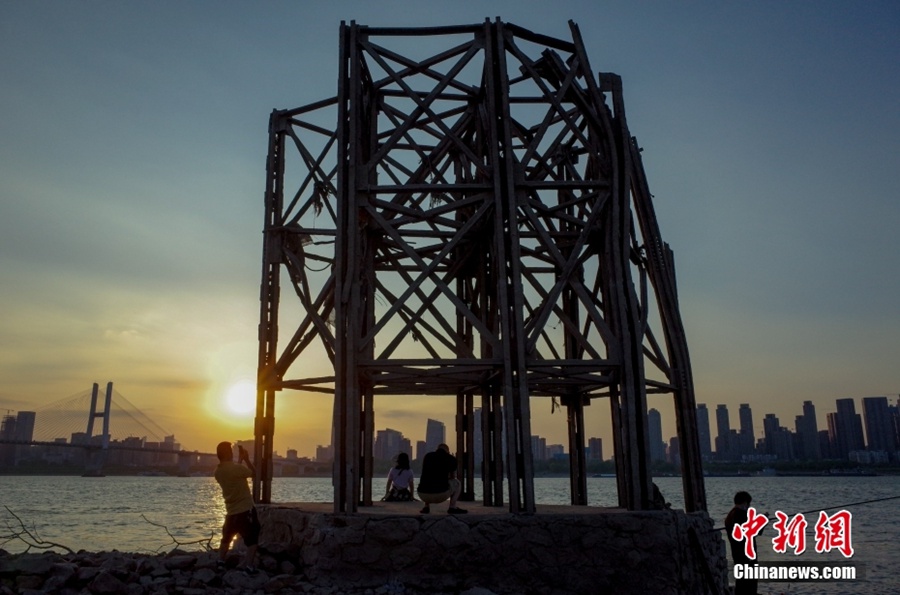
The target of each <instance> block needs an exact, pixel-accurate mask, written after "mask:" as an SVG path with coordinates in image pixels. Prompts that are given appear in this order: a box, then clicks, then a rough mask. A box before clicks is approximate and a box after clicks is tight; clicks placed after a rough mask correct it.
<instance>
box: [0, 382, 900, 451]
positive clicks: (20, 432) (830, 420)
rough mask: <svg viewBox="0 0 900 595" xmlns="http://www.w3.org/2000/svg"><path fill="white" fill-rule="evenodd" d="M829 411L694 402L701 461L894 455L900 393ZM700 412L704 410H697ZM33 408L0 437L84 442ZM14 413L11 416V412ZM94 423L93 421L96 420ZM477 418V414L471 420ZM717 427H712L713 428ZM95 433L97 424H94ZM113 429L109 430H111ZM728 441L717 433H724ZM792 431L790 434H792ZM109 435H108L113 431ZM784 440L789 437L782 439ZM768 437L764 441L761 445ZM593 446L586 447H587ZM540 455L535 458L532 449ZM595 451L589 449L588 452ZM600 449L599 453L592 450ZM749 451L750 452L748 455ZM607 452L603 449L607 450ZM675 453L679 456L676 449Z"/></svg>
mask: <svg viewBox="0 0 900 595" xmlns="http://www.w3.org/2000/svg"><path fill="white" fill-rule="evenodd" d="M857 400H859V402H860V404H861V412H860V413H857V412H856V401H857ZM834 409H835V410H834V411H828V410H824V411H822V415H823V417H824V421H825V423H824V424H822V425H820V423H819V419H820V412H819V409H818V408H817V407H816V404H815V403H813V402H811V401H804V402H803V403H802V414H800V415H796V416H795V417H794V429H791V428H789V427H787V426H785V425H782V424H781V420H780V419H779V418H778V416H777V415H775V414H774V413H763V415H762V417H761V419H762V421H761V425H762V432H760V433H757V432H756V430H755V425H756V424H755V422H753V408H752V406H751V405H750V404H749V403H741V404H739V408H738V411H737V413H736V415H737V419H738V425H737V426H736V427H732V424H731V421H732V412H731V411H730V410H729V409H728V406H727V404H716V408H715V410H714V415H715V424H714V425H713V424H711V421H710V409H709V407H708V405H707V404H706V403H698V404H697V418H698V433H699V438H700V452H701V455H702V456H703V458H704V460H705V461H707V462H714V461H739V460H741V459H742V455H743V457H744V458H745V459H746V460H745V461H744V462H752V459H753V458H754V457H755V458H757V459H759V460H763V459H765V457H766V456H774V459H772V460H773V461H774V460H818V459H847V458H848V456H849V455H850V453H851V452H854V451H874V452H878V451H884V452H886V453H887V454H888V459H887V460H884V461H882V460H878V459H876V460H874V461H873V460H867V461H860V462H888V460H890V461H892V462H898V461H900V458H898V457H900V394H892V395H877V396H869V397H858V398H854V397H845V398H839V399H835V401H834ZM480 412H481V409H480V408H476V409H475V415H476V418H477V417H478V416H480ZM703 412H705V413H703ZM37 413H38V412H33V411H12V410H6V414H5V415H3V416H2V424H0V438H2V439H6V440H9V439H14V440H16V441H30V440H37V441H45V442H62V443H65V442H71V443H72V444H76V443H84V442H87V441H88V435H87V433H86V432H80V431H76V432H72V433H71V435H70V436H54V437H50V436H35V435H34V431H35V425H36V422H37ZM13 414H15V415H13ZM647 417H648V441H649V446H650V451H649V456H650V460H651V462H653V461H668V462H676V459H675V458H673V455H672V452H673V451H672V449H673V448H674V449H676V452H677V444H678V442H677V436H675V435H670V436H668V437H667V435H666V434H665V432H664V431H663V424H662V415H661V413H660V412H659V410H657V409H655V408H649V409H648V412H647ZM98 425H99V424H98ZM479 426H480V422H479V421H478V419H476V427H479ZM713 427H715V432H713V431H712V428H713ZM98 432H99V430H98ZM98 432H95V433H94V434H93V436H92V439H97V438H99V437H100V434H99V433H98ZM111 433H112V432H111ZM729 433H730V435H731V436H733V440H732V441H730V442H729V440H728V439H724V440H723V438H722V436H723V435H727V434H729ZM588 434H589V437H588V438H587V439H586V443H585V446H586V447H587V448H588V453H589V457H588V458H591V459H592V458H597V457H598V456H601V457H602V452H603V446H602V443H603V439H602V438H600V437H598V436H594V435H591V434H590V432H588ZM822 434H830V435H831V439H832V440H835V437H836V438H837V440H838V441H837V443H834V444H831V445H827V444H823V443H822ZM421 435H422V436H423V439H422V440H418V439H416V436H417V435H416V434H413V433H410V434H409V435H407V434H406V433H404V432H402V431H399V430H396V429H393V428H388V427H385V428H382V429H376V431H375V437H374V443H373V456H375V458H376V459H384V460H389V459H391V458H393V457H395V456H396V454H397V453H399V452H406V453H407V454H409V455H410V457H411V458H412V459H421V458H422V457H423V456H424V454H425V453H427V452H431V451H433V450H434V449H435V448H436V447H437V445H438V444H440V443H442V442H443V443H447V444H449V445H450V446H451V449H452V448H454V447H455V440H454V439H453V438H452V437H448V435H447V423H446V422H444V421H441V420H436V419H433V418H430V417H429V418H426V419H425V420H424V430H423V431H422V434H421ZM794 435H795V436H796V438H793V436H794ZM111 439H112V436H111ZM175 440H176V439H175V436H174V435H170V436H165V437H164V442H165V443H166V444H170V445H173V447H172V450H179V449H180V443H178V442H176V441H175ZM785 440H788V441H792V444H787V443H786V442H785ZM115 441H116V442H121V443H124V444H130V445H132V446H135V445H139V446H144V445H146V447H147V448H157V445H158V444H162V443H161V442H153V441H148V440H147V437H146V436H144V437H139V436H133V437H132V436H130V437H128V438H125V439H124V440H121V439H118V438H117V439H115ZM235 442H236V443H238V442H240V443H242V444H252V442H253V440H252V438H249V439H247V438H245V439H239V440H236V441H235ZM767 443H768V444H767ZM566 444H567V441H566V440H562V441H559V442H557V441H555V440H552V439H551V440H549V441H548V438H547V437H546V436H541V435H540V434H532V449H533V452H534V453H535V457H536V459H537V460H541V459H550V458H554V456H557V455H561V454H566V455H567V454H568V452H567V450H566V446H565V445H566ZM592 447H593V448H595V449H597V450H596V451H591V448H592ZM15 448H18V447H10V445H6V446H5V447H4V448H3V449H0V450H3V452H4V453H5V454H4V457H3V461H5V463H4V464H7V465H8V464H9V461H8V460H7V459H9V460H12V457H14V455H13V454H11V453H12V452H13V451H14V450H15ZM291 452H293V456H294V458H296V457H297V455H298V452H299V451H298V450H297V449H295V448H291V447H288V448H286V449H285V450H284V451H283V452H282V453H278V452H277V451H276V454H278V455H279V456H281V457H284V456H290V455H289V454H286V453H291ZM539 452H543V453H544V456H543V457H539V456H538V453H539ZM592 452H593V454H590V453H592ZM597 452H600V453H601V454H600V455H597ZM332 455H333V448H332V446H331V444H330V443H329V444H319V445H316V447H315V449H313V451H312V452H310V453H301V455H300V456H301V457H305V458H308V459H310V460H312V461H323V460H330V458H331V456H332ZM475 455H476V460H478V459H479V457H480V439H479V436H478V435H476V439H475ZM748 455H752V456H749V458H748ZM612 456H613V453H612V452H611V451H610V452H608V457H607V458H609V457H612ZM676 456H677V455H676Z"/></svg>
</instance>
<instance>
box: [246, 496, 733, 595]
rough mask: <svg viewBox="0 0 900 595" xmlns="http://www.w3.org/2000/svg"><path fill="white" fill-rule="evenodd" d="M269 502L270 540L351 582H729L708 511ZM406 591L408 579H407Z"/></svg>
mask: <svg viewBox="0 0 900 595" xmlns="http://www.w3.org/2000/svg"><path fill="white" fill-rule="evenodd" d="M460 506H461V507H463V508H465V509H467V510H469V513H468V514H464V515H449V514H447V512H446V510H447V504H446V503H444V504H440V505H432V507H431V510H432V512H431V514H420V513H419V510H420V509H421V507H422V503H421V502H377V503H375V504H374V505H373V506H370V507H369V506H367V507H360V509H359V511H358V512H356V513H350V514H343V513H341V514H335V513H334V512H333V509H334V505H333V504H332V503H330V502H324V503H323V502H315V503H309V502H294V503H278V504H273V505H268V506H264V507H261V510H260V517H261V519H262V521H263V535H262V538H261V541H262V543H263V545H266V544H267V543H268V544H279V547H290V548H295V549H296V551H297V556H298V558H299V561H300V563H301V564H302V565H303V566H304V569H305V571H306V575H307V577H308V579H309V580H310V581H312V582H313V583H317V584H323V585H336V586H338V587H339V588H340V587H341V586H343V587H345V588H346V589H347V590H351V589H352V590H360V589H364V588H373V589H377V588H379V587H383V586H384V585H388V584H390V585H394V586H398V588H399V586H402V587H403V588H404V589H405V590H406V592H415V593H460V592H463V591H465V590H467V589H471V588H474V587H481V588H485V589H490V590H491V591H493V592H494V593H523V594H535V595H557V594H563V593H574V594H580V593H584V594H591V595H596V594H601V593H611V594H612V593H615V594H625V595H628V594H632V593H633V594H641V595H643V594H646V593H655V594H661V595H666V594H671V595H701V594H704V593H724V592H726V585H727V582H726V569H727V562H726V559H725V547H724V542H723V541H722V536H721V532H719V531H713V530H712V529H713V523H712V521H711V520H710V518H709V517H708V515H706V514H705V513H692V514H687V513H685V512H683V511H673V510H663V511H640V512H633V511H627V510H623V509H620V508H601V507H593V506H587V507H585V506H559V505H542V506H538V507H537V512H536V513H535V514H511V513H509V512H508V510H507V509H506V508H505V507H486V506H483V505H481V504H480V503H474V502H465V503H460ZM400 592H402V591H400Z"/></svg>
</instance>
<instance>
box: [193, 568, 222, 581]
mask: <svg viewBox="0 0 900 595" xmlns="http://www.w3.org/2000/svg"><path fill="white" fill-rule="evenodd" d="M217 576H218V574H216V571H215V570H213V569H212V568H201V569H199V570H196V571H195V572H194V580H195V581H198V582H201V583H203V584H206V585H208V584H209V583H211V582H213V581H214V580H215V579H216V577H217Z"/></svg>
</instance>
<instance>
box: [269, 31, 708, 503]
mask: <svg viewBox="0 0 900 595" xmlns="http://www.w3.org/2000/svg"><path fill="white" fill-rule="evenodd" d="M570 28H571V32H572V41H565V40H560V39H554V38H550V37H547V36H544V35H539V34H535V33H532V32H530V31H527V30H524V29H522V28H520V27H517V26H515V25H512V24H509V23H504V22H502V21H500V20H499V19H497V20H496V21H493V22H492V21H486V22H485V23H483V24H479V25H471V26H457V27H438V28H427V29H426V28H418V29H403V28H373V27H365V26H360V25H357V24H355V23H351V24H349V25H347V24H344V23H342V24H341V28H340V66H339V71H340V72H339V76H338V94H337V96H336V97H334V98H331V99H326V100H323V101H320V102H318V103H314V104H311V105H306V106H304V107H300V108H297V109H291V110H276V111H274V112H273V113H272V115H271V119H270V126H269V152H268V162H267V187H266V195H265V197H266V201H265V203H266V206H265V208H266V219H265V230H264V250H263V273H262V288H261V303H262V306H261V320H260V327H259V333H260V334H259V339H260V341H259V392H258V399H257V417H256V427H255V437H256V445H255V448H256V453H255V454H256V460H257V461H258V463H260V464H259V465H258V469H259V471H258V475H257V477H256V478H255V480H254V495H255V497H256V498H257V499H258V500H260V501H262V502H268V501H270V499H271V478H272V439H273V435H274V423H275V414H274V407H275V394H276V392H278V391H281V390H283V389H293V390H298V391H307V392H322V393H328V394H333V395H334V429H333V440H334V448H335V465H334V469H335V472H334V486H335V499H334V506H335V511H336V512H350V511H355V510H356V509H357V506H358V505H360V504H363V505H367V504H371V502H372V484H371V481H372V443H373V431H374V423H373V398H374V396H375V395H376V394H377V395H397V396H398V397H397V398H402V397H403V396H413V395H444V396H455V397H456V402H457V419H456V442H455V447H456V448H455V450H456V452H457V454H458V459H459V462H460V469H459V473H460V477H461V479H462V481H463V490H464V493H463V498H464V499H465V498H469V499H472V498H474V485H475V481H476V473H475V470H476V469H480V470H482V471H483V473H482V479H481V481H482V482H483V484H482V488H483V495H484V504H485V505H495V506H501V505H503V504H504V500H505V498H504V487H506V489H507V491H508V504H509V509H510V511H512V512H533V511H534V510H535V503H534V489H533V482H532V478H533V464H532V453H531V440H530V437H531V430H530V428H531V413H530V404H529V399H530V397H549V398H553V399H556V400H557V402H559V403H560V404H561V406H562V407H564V408H565V409H566V411H567V419H568V428H569V437H570V440H569V450H570V453H571V487H572V490H571V499H572V503H573V504H587V496H586V487H587V482H586V473H585V439H586V438H585V436H586V435H585V427H584V408H585V407H586V406H587V405H589V404H590V403H591V402H592V401H593V400H595V399H607V400H608V402H609V404H610V410H611V419H612V425H613V433H614V436H613V438H614V451H615V461H616V471H617V478H618V479H617V482H618V494H619V505H620V506H622V507H625V508H628V509H632V510H635V509H638V510H639V509H646V508H651V507H652V506H653V503H652V483H651V477H650V472H649V454H648V451H649V447H648V437H647V417H646V411H647V394H648V393H671V394H672V396H673V397H674V404H675V412H676V423H677V431H678V436H679V439H680V445H681V461H682V471H683V477H684V495H685V503H686V508H687V509H688V510H705V508H706V502H705V492H704V486H703V477H702V471H701V462H700V451H699V441H698V437H697V427H696V417H695V399H694V393H693V381H692V377H691V368H690V362H689V357H688V350H687V343H686V339H685V334H684V330H683V326H682V323H681V318H680V314H679V310H678V301H677V295H676V287H675V271H674V266H673V261H672V255H671V252H670V250H669V248H668V246H667V245H666V244H664V243H663V242H662V240H661V237H660V233H659V229H658V226H657V222H656V218H655V215H654V211H653V206H652V203H651V196H650V193H649V191H648V186H647V181H646V179H645V177H644V172H643V166H642V164H641V157H640V149H638V147H637V144H636V141H635V140H634V139H633V138H632V137H631V136H630V134H629V132H628V128H627V125H626V121H625V111H624V104H623V99H622V87H621V80H620V78H619V77H618V76H616V75H614V74H607V73H601V74H599V75H596V76H595V75H594V74H593V71H592V70H591V68H590V66H589V63H588V58H587V55H586V53H585V49H584V45H583V43H582V39H581V35H580V33H579V30H578V27H577V25H575V24H574V23H570ZM388 46H390V48H389V47H388ZM391 48H393V49H391ZM435 48H442V49H439V50H437V51H436V50H435ZM423 53H424V54H426V55H424V56H422V55H420V54H423ZM413 56H417V57H413ZM282 288H284V289H286V290H287V292H288V293H290V294H291V295H282V294H281V290H282ZM292 308H293V309H292ZM279 346H281V347H280V349H279ZM322 369H325V370H327V372H325V373H317V374H316V373H312V372H313V371H314V370H315V371H316V372H318V371H320V370H322ZM332 370H333V372H332ZM475 407H480V408H481V412H482V415H481V416H480V417H481V420H482V423H481V424H480V427H475V425H474V420H475V416H474V415H473V411H474V409H475ZM476 432H480V433H481V436H482V440H483V445H484V458H483V460H482V461H475V460H474V454H473V453H474V448H473V444H474V437H475V433H476Z"/></svg>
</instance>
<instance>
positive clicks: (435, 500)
mask: <svg viewBox="0 0 900 595" xmlns="http://www.w3.org/2000/svg"><path fill="white" fill-rule="evenodd" d="M459 487H460V484H459V480H458V479H451V480H450V489H448V490H447V491H446V492H440V493H437V494H429V493H427V492H419V499H421V500H422V502H424V503H425V504H440V503H441V502H443V501H444V500H446V499H448V498H449V497H450V496H451V495H452V494H453V493H454V492H456V491H457V490H459Z"/></svg>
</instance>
